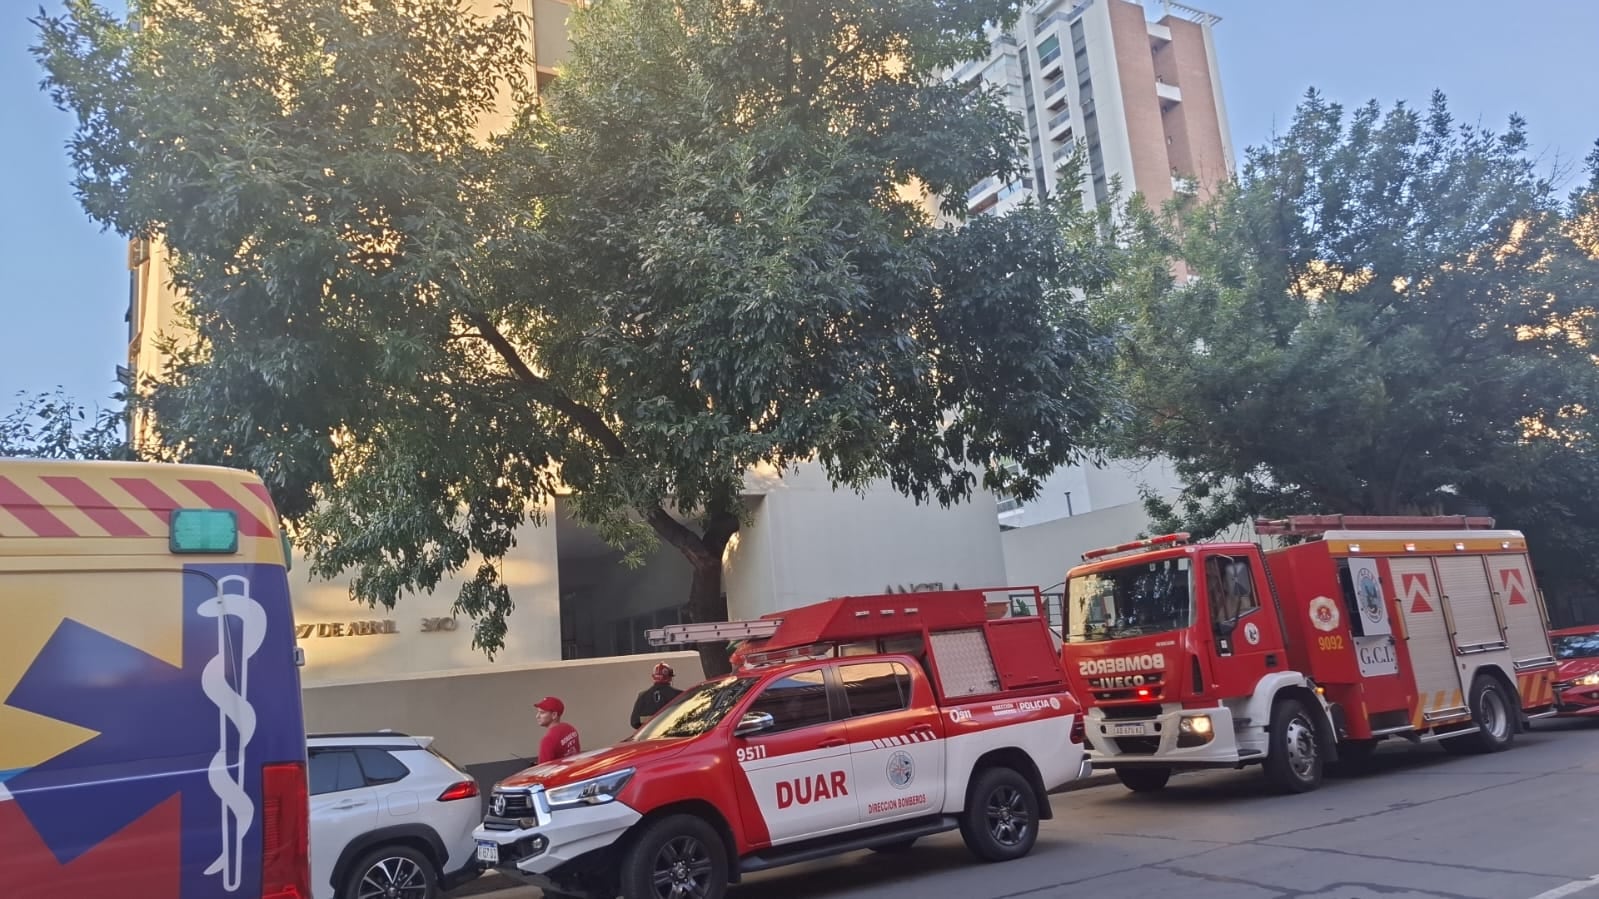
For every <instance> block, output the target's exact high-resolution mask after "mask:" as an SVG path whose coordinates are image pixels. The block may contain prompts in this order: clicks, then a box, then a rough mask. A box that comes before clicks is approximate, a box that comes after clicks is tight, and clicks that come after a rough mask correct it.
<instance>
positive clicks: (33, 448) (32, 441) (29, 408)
mask: <svg viewBox="0 0 1599 899" xmlns="http://www.w3.org/2000/svg"><path fill="white" fill-rule="evenodd" d="M126 429H127V422H126V420H125V419H124V417H123V415H122V413H121V412H120V411H119V410H117V409H101V408H95V409H90V408H88V407H86V406H84V405H83V404H82V403H79V402H78V401H77V400H75V399H73V398H72V397H70V396H68V395H67V394H66V392H65V391H64V390H62V389H61V388H59V387H58V388H56V389H55V390H54V391H52V392H49V393H40V394H34V395H31V396H30V395H28V394H27V393H25V392H23V393H18V394H17V405H16V406H15V407H14V408H13V409H12V410H11V411H10V412H8V413H6V415H5V417H4V418H0V458H5V457H8V456H10V457H17V458H32V459H131V458H133V453H132V451H131V450H130V449H129V447H128V441H127V430H126Z"/></svg>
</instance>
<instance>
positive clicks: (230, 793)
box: [200, 575, 267, 893]
mask: <svg viewBox="0 0 1599 899" xmlns="http://www.w3.org/2000/svg"><path fill="white" fill-rule="evenodd" d="M200 614H201V615H204V616H205V617H207V618H215V619H216V621H217V653H216V655H214V656H212V657H211V661H209V662H207V663H206V665H205V669H204V670H203V671H202V672H201V673H200V688H201V689H202V690H204V691H205V695H206V698H207V699H209V700H211V702H212V704H213V705H215V706H216V707H217V751H216V754H215V755H213V756H212V757H211V766H210V769H209V770H208V771H207V777H208V779H209V780H210V783H211V790H212V791H213V792H214V793H216V794H217V798H218V799H220V800H221V801H222V851H221V854H220V855H218V856H217V860H216V861H214V862H212V863H211V866H210V867H209V868H206V869H205V873H206V874H221V875H222V887H223V889H225V890H227V891H228V892H230V893H231V892H234V891H236V890H238V889H239V885H240V882H241V880H242V876H243V863H244V836H245V834H246V833H248V832H249V830H250V826H251V824H253V823H254V822H255V802H254V801H253V800H251V798H250V794H249V793H248V792H247V791H246V790H245V788H244V775H245V768H244V753H245V749H246V748H248V747H249V745H250V740H251V738H252V737H254V736H255V708H254V707H252V706H251V705H250V703H249V700H248V698H247V697H248V695H249V688H250V659H251V657H253V656H254V655H255V654H256V652H257V651H258V650H260V648H261V642H262V640H263V639H264V638H265V637H266V626H267V619H266V610H265V609H264V608H262V607H261V604H260V603H258V602H256V601H255V600H254V599H253V598H251V596H250V579H249V578H246V577H242V576H240V575H228V576H227V577H223V578H219V579H218V580H217V595H216V597H215V598H213V599H208V600H206V601H205V602H202V603H200ZM229 618H236V619H238V627H237V629H235V628H233V627H230V626H229V622H228V619H229ZM230 730H231V731H233V732H234V733H235V734H236V735H237V736H236V737H235V738H234V739H231V740H230V739H229V731H230Z"/></svg>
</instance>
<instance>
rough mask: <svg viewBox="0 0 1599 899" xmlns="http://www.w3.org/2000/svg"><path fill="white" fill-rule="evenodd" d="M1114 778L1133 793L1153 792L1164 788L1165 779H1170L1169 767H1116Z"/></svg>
mask: <svg viewBox="0 0 1599 899" xmlns="http://www.w3.org/2000/svg"><path fill="white" fill-rule="evenodd" d="M1116 778H1117V779H1118V780H1120V781H1121V782H1122V786H1124V787H1126V788H1127V789H1129V790H1132V791H1133V792H1134V793H1153V792H1155V791H1156V790H1164V789H1166V781H1168V780H1171V769H1170V768H1117V769H1116Z"/></svg>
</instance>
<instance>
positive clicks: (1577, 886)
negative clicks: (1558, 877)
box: [1532, 874, 1599, 899]
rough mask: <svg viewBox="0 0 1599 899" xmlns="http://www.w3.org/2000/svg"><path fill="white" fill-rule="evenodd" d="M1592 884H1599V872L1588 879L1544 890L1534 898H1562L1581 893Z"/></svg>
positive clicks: (1533, 898)
mask: <svg viewBox="0 0 1599 899" xmlns="http://www.w3.org/2000/svg"><path fill="white" fill-rule="evenodd" d="M1591 886H1599V874H1595V875H1594V876H1592V877H1590V878H1588V879H1587V880H1573V881H1572V882H1570V883H1568V884H1565V885H1564V886H1558V887H1555V888H1554V889H1552V890H1544V891H1543V892H1541V893H1539V894H1538V895H1536V896H1534V897H1532V899H1562V897H1564V896H1570V895H1571V894H1572V893H1579V892H1581V891H1583V890H1586V889H1587V888H1588V887H1591Z"/></svg>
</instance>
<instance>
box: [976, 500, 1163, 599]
mask: <svg viewBox="0 0 1599 899" xmlns="http://www.w3.org/2000/svg"><path fill="white" fill-rule="evenodd" d="M1148 527H1149V516H1148V515H1146V514H1145V513H1144V506H1143V504H1142V503H1127V504H1125V505H1121V506H1113V507H1111V508H1108V509H1101V510H1099V511H1096V512H1090V513H1088V514H1086V515H1075V516H1073V517H1071V518H1058V519H1056V520H1054V521H1050V522H1046V523H1044V524H1037V525H1033V526H1032V527H1025V528H1016V529H1015V530H1010V531H1005V532H1004V533H1003V534H1001V535H1000V543H1001V545H1002V546H1003V547H1004V552H1005V572H1006V573H1007V574H1008V575H1009V576H1010V581H1011V583H1013V584H1025V585H1037V586H1039V587H1043V588H1046V592H1047V590H1048V588H1054V589H1055V590H1057V591H1058V590H1059V589H1060V588H1059V586H1058V585H1059V584H1060V582H1062V581H1064V580H1066V572H1067V571H1068V570H1070V569H1071V567H1072V566H1073V565H1078V564H1080V563H1081V562H1082V555H1083V553H1085V552H1087V551H1088V550H1091V549H1098V548H1099V547H1101V546H1110V545H1113V544H1116V543H1125V542H1126V541H1128V540H1136V539H1137V538H1138V535H1139V533H1141V532H1143V531H1144V530H1146V529H1147V528H1148Z"/></svg>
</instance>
